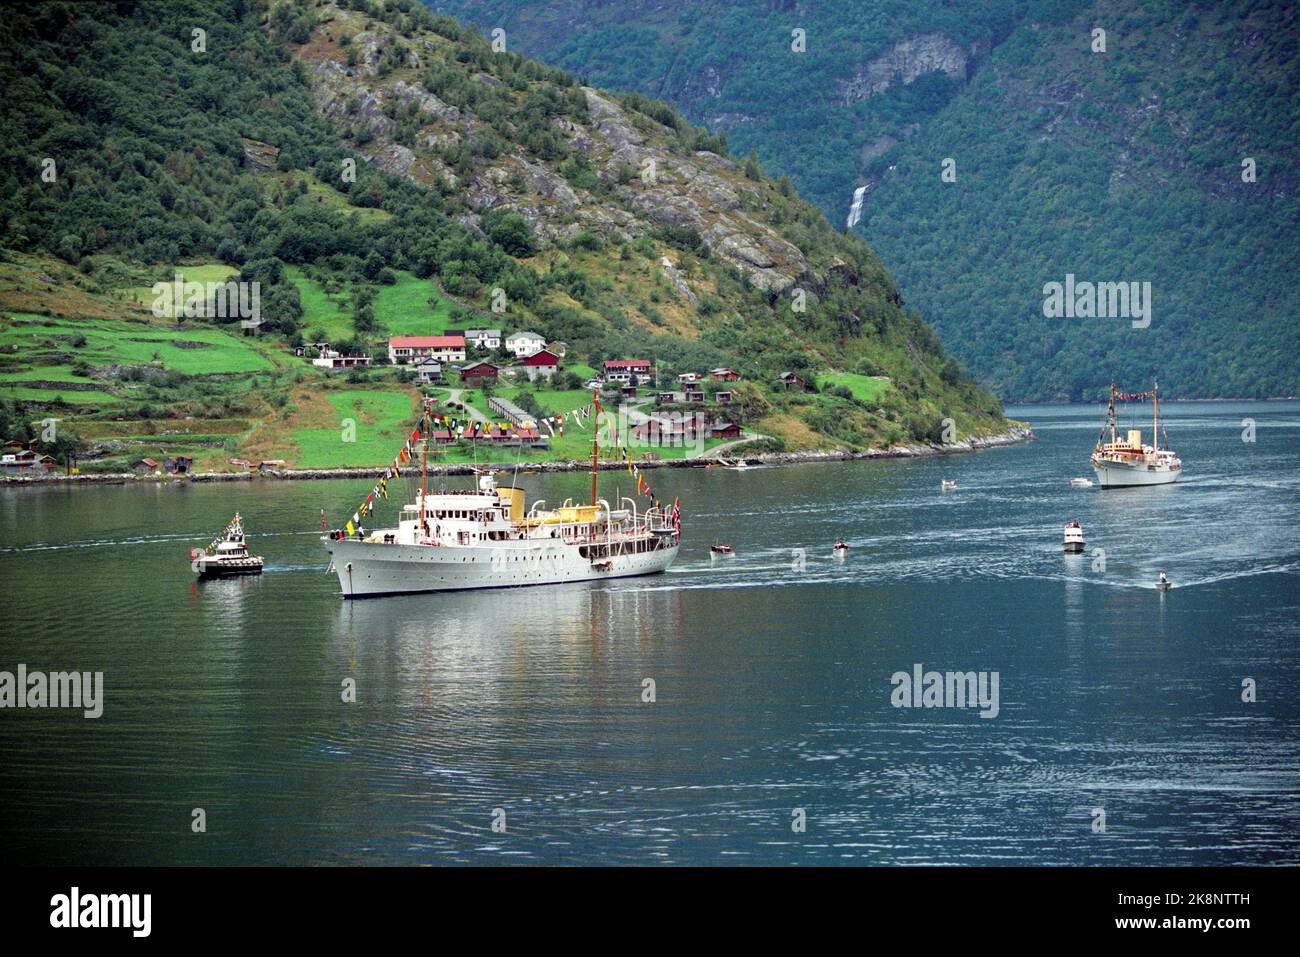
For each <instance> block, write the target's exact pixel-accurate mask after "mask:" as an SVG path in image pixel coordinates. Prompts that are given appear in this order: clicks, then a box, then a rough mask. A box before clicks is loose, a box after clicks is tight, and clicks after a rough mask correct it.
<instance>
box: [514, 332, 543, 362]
mask: <svg viewBox="0 0 1300 957" xmlns="http://www.w3.org/2000/svg"><path fill="white" fill-rule="evenodd" d="M506 348H507V349H508V350H510V351H511V352H513V353H514V354H515V358H516V359H522V358H523V357H524V356H531V355H532V354H533V353H534V352H539V351H540V350H542V349H544V348H546V340H545V339H544V338H543V337H541V336H539V335H538V334H537V333H535V332H515V333H512V334H510V335H509V336H507V337H506Z"/></svg>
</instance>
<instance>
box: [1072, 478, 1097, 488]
mask: <svg viewBox="0 0 1300 957" xmlns="http://www.w3.org/2000/svg"><path fill="white" fill-rule="evenodd" d="M1070 485H1071V486H1072V487H1074V488H1092V479H1090V478H1072V479H1070Z"/></svg>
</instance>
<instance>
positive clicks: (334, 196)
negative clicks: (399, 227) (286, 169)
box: [279, 173, 393, 223]
mask: <svg viewBox="0 0 1300 957" xmlns="http://www.w3.org/2000/svg"><path fill="white" fill-rule="evenodd" d="M279 175H280V176H281V177H282V178H287V176H288V175H289V174H279ZM293 175H296V176H301V175H302V174H301V173H297V174H293ZM307 198H308V200H309V201H310V202H312V203H317V204H319V205H321V206H325V207H326V208H328V209H333V210H337V211H339V212H343V213H348V214H352V213H356V215H357V218H358V219H360V220H361V222H363V223H382V222H387V221H388V220H390V219H392V218H393V214H392V213H390V212H389V211H388V210H386V209H373V208H370V207H367V206H353V205H351V204H350V203H349V202H348V198H347V197H346V196H344V195H343V194H342V193H340V192H339V191H338V190H336V189H335V188H334V187H333V186H330V185H328V184H326V183H322V182H321V181H320V180H318V179H316V178H315V177H314V176H309V177H307Z"/></svg>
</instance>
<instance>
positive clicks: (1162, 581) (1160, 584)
mask: <svg viewBox="0 0 1300 957" xmlns="http://www.w3.org/2000/svg"><path fill="white" fill-rule="evenodd" d="M1173 587H1174V583H1173V582H1171V581H1170V580H1169V576H1168V575H1166V574H1165V573H1164V572H1161V573H1160V577H1159V578H1157V579H1156V591H1169V589H1171V588H1173Z"/></svg>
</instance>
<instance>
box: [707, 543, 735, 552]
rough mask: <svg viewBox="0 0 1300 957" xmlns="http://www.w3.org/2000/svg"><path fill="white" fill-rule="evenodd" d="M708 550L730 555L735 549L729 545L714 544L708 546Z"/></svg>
mask: <svg viewBox="0 0 1300 957" xmlns="http://www.w3.org/2000/svg"><path fill="white" fill-rule="evenodd" d="M709 551H710V552H712V553H713V554H714V555H730V554H732V553H733V552H734V551H735V550H734V549H733V548H732V547H731V546H730V545H718V544H714V545H710V546H709Z"/></svg>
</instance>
